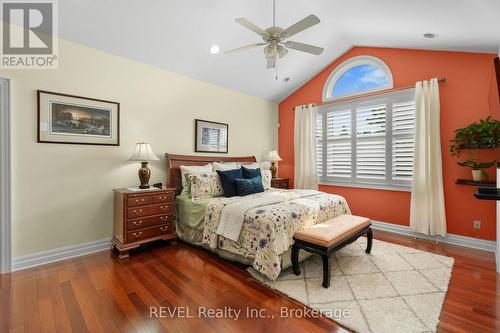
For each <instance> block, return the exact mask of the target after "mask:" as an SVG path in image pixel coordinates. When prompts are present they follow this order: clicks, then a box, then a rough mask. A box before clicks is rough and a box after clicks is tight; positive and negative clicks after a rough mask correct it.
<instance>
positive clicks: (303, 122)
mask: <svg viewBox="0 0 500 333" xmlns="http://www.w3.org/2000/svg"><path fill="white" fill-rule="evenodd" d="M317 109H318V107H317V106H315V105H313V104H309V105H302V106H297V107H296V108H295V131H294V133H295V137H294V144H295V145H294V152H295V175H294V176H295V177H294V184H295V188H300V189H311V190H317V189H318V171H317V169H316V135H315V133H316V111H317Z"/></svg>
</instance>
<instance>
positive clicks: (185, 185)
mask: <svg viewBox="0 0 500 333" xmlns="http://www.w3.org/2000/svg"><path fill="white" fill-rule="evenodd" d="M180 169H181V179H182V192H181V194H190V193H191V186H190V182H189V179H188V178H187V175H189V174H193V173H207V172H212V171H213V169H212V164H207V165H181V166H180Z"/></svg>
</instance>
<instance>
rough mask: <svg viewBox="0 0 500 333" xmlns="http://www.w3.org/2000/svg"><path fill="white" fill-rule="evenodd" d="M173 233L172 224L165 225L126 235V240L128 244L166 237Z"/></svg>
mask: <svg viewBox="0 0 500 333" xmlns="http://www.w3.org/2000/svg"><path fill="white" fill-rule="evenodd" d="M172 233H174V224H173V223H166V224H162V225H158V226H155V227H151V228H145V229H137V230H134V231H129V232H128V233H127V240H128V241H129V242H138V241H141V240H144V239H148V238H153V237H157V236H161V235H168V234H172Z"/></svg>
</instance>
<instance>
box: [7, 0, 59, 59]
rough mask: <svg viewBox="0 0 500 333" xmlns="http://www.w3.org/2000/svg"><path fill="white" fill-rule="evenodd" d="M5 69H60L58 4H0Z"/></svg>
mask: <svg viewBox="0 0 500 333" xmlns="http://www.w3.org/2000/svg"><path fill="white" fill-rule="evenodd" d="M0 3H1V9H2V12H1V17H2V21H3V23H4V24H3V25H2V34H1V35H2V50H1V62H0V67H1V68H3V69H9V68H11V69H40V68H57V55H56V50H57V36H56V33H57V29H56V27H57V25H56V23H57V22H56V20H57V15H56V13H57V12H56V10H55V9H56V5H57V3H56V0H32V1H26V0H24V1H21V0H0Z"/></svg>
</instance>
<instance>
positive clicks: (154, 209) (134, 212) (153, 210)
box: [127, 202, 174, 219]
mask: <svg viewBox="0 0 500 333" xmlns="http://www.w3.org/2000/svg"><path fill="white" fill-rule="evenodd" d="M173 211H174V204H173V203H172V202H167V203H164V204H158V205H151V206H143V207H135V208H129V209H127V217H128V218H129V219H135V218H138V217H143V216H151V215H158V214H166V213H172V212H173Z"/></svg>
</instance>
